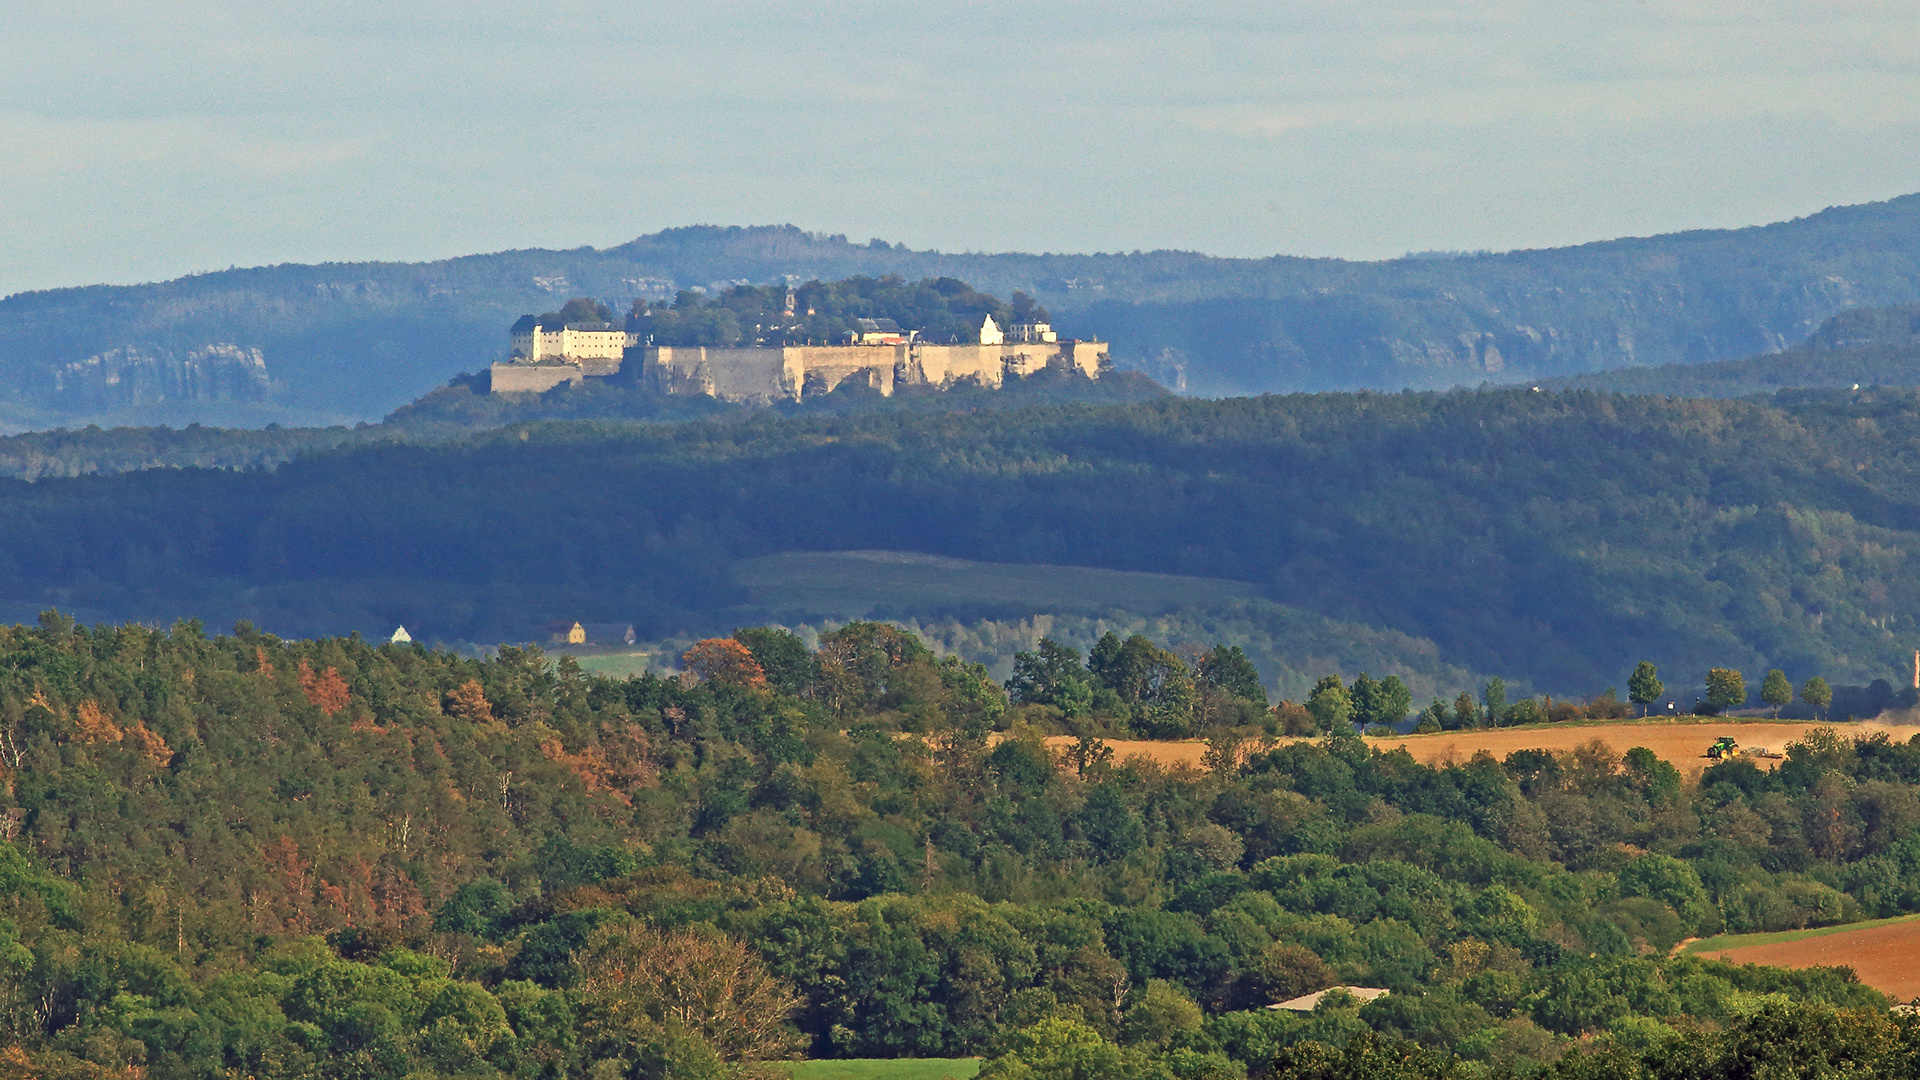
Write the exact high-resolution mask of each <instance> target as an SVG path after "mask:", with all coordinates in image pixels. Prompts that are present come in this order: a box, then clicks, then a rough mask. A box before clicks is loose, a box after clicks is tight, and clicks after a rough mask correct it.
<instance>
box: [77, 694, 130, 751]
mask: <svg viewBox="0 0 1920 1080" xmlns="http://www.w3.org/2000/svg"><path fill="white" fill-rule="evenodd" d="M74 719H75V720H76V721H77V722H78V723H79V724H80V732H79V739H80V741H81V742H84V743H110V742H119V741H120V736H121V734H122V732H121V731H120V727H119V725H117V724H115V723H114V722H113V719H112V718H111V717H109V716H108V715H107V714H106V713H105V712H104V711H102V710H101V708H100V706H99V705H98V704H96V703H94V702H92V701H83V702H81V703H80V707H79V708H78V709H75V710H74Z"/></svg>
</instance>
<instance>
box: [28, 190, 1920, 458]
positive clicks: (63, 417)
mask: <svg viewBox="0 0 1920 1080" xmlns="http://www.w3.org/2000/svg"><path fill="white" fill-rule="evenodd" d="M856 274H861V275H868V276H882V275H897V276H899V277H901V278H903V279H905V280H907V281H918V280H921V279H938V278H943V277H946V278H957V279H960V280H963V281H966V282H969V283H971V285H972V286H973V287H975V288H978V289H981V290H984V291H988V292H992V293H994V294H996V295H998V296H1003V297H1004V296H1011V295H1012V294H1013V293H1014V292H1015V291H1016V290H1019V291H1024V292H1026V293H1028V294H1030V295H1032V296H1034V297H1036V298H1037V299H1038V301H1039V302H1040V303H1041V304H1044V305H1045V306H1046V307H1047V308H1048V309H1050V310H1052V311H1053V313H1054V314H1055V316H1056V323H1057V324H1058V325H1059V327H1060V329H1061V330H1062V331H1063V332H1065V333H1068V334H1072V335H1077V336H1082V337H1099V338H1102V339H1105V340H1110V341H1111V342H1112V343H1113V349H1112V354H1113V357H1114V359H1115V361H1116V362H1117V363H1119V364H1120V365H1121V366H1123V367H1133V368H1136V369H1140V370H1144V371H1146V372H1147V374H1149V375H1151V376H1153V377H1154V378H1156V379H1159V380H1160V381H1161V382H1163V383H1166V384H1168V385H1170V386H1173V387H1174V388H1175V389H1177V390H1182V391H1185V392H1191V393H1201V394H1229V393H1235V394H1237V393H1258V392H1266V391H1292V390H1322V389H1351V388H1375V389H1385V390H1397V389H1400V388H1402V387H1406V386H1413V387H1447V386H1453V385H1463V384H1464V385H1476V384H1478V383H1480V382H1482V381H1489V380H1491V381H1495V382H1498V381H1503V380H1507V379H1514V378H1536V377H1549V376H1554V375H1565V374H1571V373H1577V372H1583V371H1593V370H1603V369H1609V368H1616V367H1627V366H1658V365H1661V364H1665V363H1695V362H1702V361H1712V360H1726V359H1734V358H1738V357H1743V356H1750V355H1753V354H1756V353H1760V352H1765V351H1772V350H1777V349H1781V348H1784V347H1786V346H1788V345H1790V344H1792V343H1794V342H1797V341H1799V340H1801V339H1802V338H1804V337H1805V336H1806V335H1807V334H1808V333H1810V332H1811V331H1812V330H1813V329H1814V328H1815V327H1817V326H1819V325H1820V323H1821V322H1822V321H1824V320H1826V319H1827V318H1829V317H1831V316H1832V315H1834V314H1835V313H1836V312H1839V311H1843V310H1846V309H1850V308H1854V307H1863V306H1864V307H1872V306H1883V305H1889V304H1900V303H1911V302H1913V301H1914V299H1915V298H1916V297H1920V196H1908V197H1905V198H1901V199H1895V200H1892V201H1890V202H1886V203H1877V204H1870V205H1864V206H1853V207H1838V208H1832V209H1829V210H1826V211H1822V212H1821V213H1818V214H1813V215H1811V216H1809V217H1806V218H1801V219H1798V220H1795V221H1791V222H1784V223H1779V224H1774V225H1767V226H1760V227H1754V228H1748V229H1739V230H1731V231H1698V232H1688V233H1679V234H1674V235H1670V236H1661V237H1652V238H1642V239H1623V240H1614V241H1607V242H1604V243H1596V244H1587V245H1583V246H1580V247H1573V248H1563V249H1554V250H1544V251H1521V252H1509V253H1505V254H1482V255H1466V256H1460V257H1452V256H1446V257H1408V258H1403V259H1396V260H1390V261H1385V262H1374V263H1362V262H1346V261H1341V260H1337V259H1306V258H1294V257H1287V256H1275V257H1273V258H1269V259H1223V258H1212V257H1208V256H1205V255H1200V254H1197V253H1191V252H1147V253H1141V252H1134V253H1131V254H1126V253H1112V254H1089V255H1059V254H1044V255H1028V254H997V255H984V254H973V253H966V254H950V253H941V252H934V251H910V250H907V249H905V248H903V247H900V246H898V245H890V244H887V243H886V242H884V241H879V240H875V241H873V242H871V243H868V244H855V243H849V242H848V241H847V240H846V238H845V237H841V236H823V235H819V234H813V233H806V232H802V231H801V230H799V229H795V228H792V227H791V226H787V227H768V228H751V229H742V228H711V227H699V228H687V229H672V230H667V231H665V232H661V233H656V234H653V235H650V236H645V237H641V238H639V239H637V240H634V241H632V242H630V243H627V244H622V245H619V246H617V247H611V248H607V249H604V250H595V249H592V248H580V249H575V250H571V251H541V250H529V251H513V252H502V253H498V254H493V255H474V256H469V257H465V258H460V259H449V260H444V261H440V262H432V263H418V264H399V263H383V264H340V265H334V264H328V265H319V266H300V265H285V266H273V267H259V268H252V269H234V270H227V271H222V272H217V273H209V274H201V275H196V276H193V277H187V278H181V279H178V280H175V281H170V282H162V283H156V284H147V285H130V286H105V285H97V286H90V287H87V288H76V289H57V290H48V291H44V292H34V293H23V294H19V295H16V296H11V297H7V298H5V299H4V300H0V374H4V375H5V379H4V380H3V381H4V385H5V386H6V387H7V391H6V394H5V396H4V397H3V398H0V424H5V425H8V426H11V427H13V428H14V429H15V430H18V429H21V428H28V427H51V426H54V425H56V424H65V425H67V426H78V425H79V424H83V423H86V422H89V421H98V422H102V423H136V424H137V423H156V422H161V421H165V422H169V423H173V424H176V425H181V424H184V423H186V422H187V421H189V420H196V419H197V420H200V421H203V422H207V423H228V424H248V425H262V424H265V423H267V422H268V421H270V420H278V421H279V422H281V423H285V424H294V423H304V424H313V423H330V422H337V421H339V420H343V419H344V420H346V421H348V422H351V421H352V420H356V419H365V420H372V419H376V418H378V417H380V416H382V415H384V414H386V413H387V412H390V411H391V410H393V409H394V408H396V407H398V406H400V405H401V404H403V403H405V402H407V401H410V400H412V399H414V398H417V397H419V396H421V395H422V394H425V393H426V392H428V391H429V390H431V389H432V388H434V387H435V386H438V385H440V384H441V383H443V382H445V381H446V380H447V379H449V378H451V377H452V376H453V375H455V374H456V373H458V372H462V371H473V370H476V369H478V368H479V367H480V366H482V365H483V364H485V363H487V362H489V361H491V360H493V359H496V358H497V357H498V356H500V355H503V354H504V351H505V348H506V339H505V331H506V328H507V327H508V326H509V325H510V324H511V323H512V322H513V320H514V319H515V317H517V316H518V315H520V314H522V313H524V312H529V311H536V312H537V311H545V310H549V309H550V308H552V307H553V306H554V305H555V304H556V303H557V302H559V301H560V300H562V299H564V298H566V297H569V296H575V295H580V294H588V295H592V296H595V297H598V298H600V299H601V300H603V301H605V302H607V303H608V304H609V305H610V306H612V307H613V308H614V309H616V310H619V309H624V308H626V307H627V306H628V304H629V302H630V301H633V300H636V299H638V300H644V301H648V302H652V303H656V304H657V303H658V302H660V301H665V300H669V299H671V298H673V297H674V296H675V295H676V294H677V293H678V292H679V291H680V290H684V289H691V288H700V289H705V290H708V291H709V292H712V293H719V292H721V291H723V290H725V289H727V288H729V287H731V286H734V285H738V284H743V283H750V284H767V283H785V282H787V281H789V280H792V281H798V282H804V281H807V280H810V279H820V280H832V279H835V278H844V277H847V276H850V275H856Z"/></svg>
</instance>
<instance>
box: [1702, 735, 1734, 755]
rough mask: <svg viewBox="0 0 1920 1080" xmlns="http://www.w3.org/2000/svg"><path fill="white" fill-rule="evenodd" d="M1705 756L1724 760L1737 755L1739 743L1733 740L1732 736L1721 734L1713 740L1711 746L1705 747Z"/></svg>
mask: <svg viewBox="0 0 1920 1080" xmlns="http://www.w3.org/2000/svg"><path fill="white" fill-rule="evenodd" d="M1707 756H1708V757H1709V758H1712V759H1713V760H1715V761H1725V760H1727V759H1728V758H1735V757H1739V756H1740V744H1739V743H1737V742H1734V741H1733V736H1731V735H1722V736H1720V737H1719V738H1717V739H1715V740H1713V745H1712V746H1709V747H1707Z"/></svg>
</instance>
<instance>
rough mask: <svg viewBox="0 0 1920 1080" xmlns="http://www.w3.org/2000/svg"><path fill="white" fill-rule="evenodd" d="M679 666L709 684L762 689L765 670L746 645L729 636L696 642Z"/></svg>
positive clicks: (764, 682) (765, 678) (681, 659)
mask: <svg viewBox="0 0 1920 1080" xmlns="http://www.w3.org/2000/svg"><path fill="white" fill-rule="evenodd" d="M680 664H681V666H683V667H685V668H686V669H687V670H688V671H691V672H693V673H694V674H695V675H698V676H700V678H702V679H704V680H706V681H707V682H712V683H724V684H728V685H732V686H744V687H746V688H747V689H749V690H764V689H766V686H767V673H766V672H765V671H764V670H762V669H761V667H760V662H759V661H758V660H755V659H754V658H753V653H752V652H749V651H748V649H747V647H746V646H745V645H742V644H740V643H739V642H738V641H735V640H733V639H732V638H707V639H706V640H704V641H696V642H694V643H693V647H692V648H690V649H688V650H687V651H686V652H685V653H684V654H682V655H681V657H680Z"/></svg>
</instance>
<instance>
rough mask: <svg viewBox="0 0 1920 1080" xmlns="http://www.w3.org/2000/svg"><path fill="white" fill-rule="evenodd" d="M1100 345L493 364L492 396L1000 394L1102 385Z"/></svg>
mask: <svg viewBox="0 0 1920 1080" xmlns="http://www.w3.org/2000/svg"><path fill="white" fill-rule="evenodd" d="M1106 361H1107V346H1106V344H1105V343H1104V342H1098V341H1061V342H1042V343H1034V344H996V345H928V344H922V343H915V344H912V345H789V346H786V347H784V348H773V349H732V348H729V349H722V348H707V347H703V346H697V345H696V346H645V347H637V348H632V349H629V350H627V352H626V356H625V359H624V361H622V362H613V361H609V360H604V359H598V358H595V359H589V360H581V361H576V362H574V363H570V364H566V365H559V366H555V365H550V364H539V365H533V364H495V365H494V366H493V371H494V389H495V390H498V391H503V392H514V391H543V390H549V389H552V388H553V387H555V386H558V385H559V384H560V383H562V382H575V383H577V382H579V381H580V380H581V379H582V378H583V377H585V376H593V377H596V378H606V377H610V376H614V375H618V374H620V372H621V370H622V366H623V364H624V365H627V366H628V369H629V373H628V377H629V378H633V377H635V376H637V377H638V379H639V382H640V384H641V385H643V386H646V387H649V388H651V389H652V390H654V391H655V392H656V393H662V394H705V395H708V396H711V397H717V398H720V399H721V400H723V401H740V402H754V403H759V404H766V403H768V402H773V401H799V400H801V399H802V398H805V397H808V396H811V395H815V394H825V393H831V392H832V391H834V390H837V389H840V388H842V387H845V386H852V385H858V386H862V387H866V388H869V389H872V390H876V391H878V392H879V393H880V394H882V395H883V396H890V395H892V393H893V391H894V388H895V387H896V386H938V387H947V386H952V385H953V384H954V383H957V382H963V381H971V382H977V383H979V384H980V385H982V386H989V387H995V388H997V387H999V386H1001V385H1003V384H1004V383H1005V381H1006V379H1007V376H1009V375H1014V376H1027V375H1032V374H1034V373H1035V372H1038V371H1043V370H1046V369H1049V368H1053V369H1062V370H1074V371H1078V372H1080V373H1081V374H1082V375H1085V376H1086V377H1088V378H1090V379H1097V378H1099V377H1100V373H1101V371H1102V370H1103V369H1104V368H1105V366H1106Z"/></svg>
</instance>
